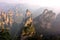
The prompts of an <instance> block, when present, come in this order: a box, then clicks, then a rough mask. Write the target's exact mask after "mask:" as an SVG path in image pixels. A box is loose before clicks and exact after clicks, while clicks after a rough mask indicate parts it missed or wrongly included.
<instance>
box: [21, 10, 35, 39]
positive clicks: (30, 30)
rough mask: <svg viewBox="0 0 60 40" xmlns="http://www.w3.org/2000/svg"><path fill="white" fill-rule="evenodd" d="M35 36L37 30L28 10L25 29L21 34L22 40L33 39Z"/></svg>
mask: <svg viewBox="0 0 60 40" xmlns="http://www.w3.org/2000/svg"><path fill="white" fill-rule="evenodd" d="M34 34H35V28H34V26H33V20H32V15H31V12H30V11H29V10H28V9H27V10H26V15H25V19H24V28H23V30H22V34H21V40H26V39H28V38H29V37H33V36H34Z"/></svg>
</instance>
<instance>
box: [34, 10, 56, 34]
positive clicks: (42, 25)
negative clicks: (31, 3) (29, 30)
mask: <svg viewBox="0 0 60 40" xmlns="http://www.w3.org/2000/svg"><path fill="white" fill-rule="evenodd" d="M54 20H55V13H54V12H53V11H51V10H47V9H45V10H44V11H43V13H42V14H41V15H39V16H38V17H36V18H35V19H34V25H35V27H36V30H37V32H38V33H45V32H46V31H48V32H50V31H51V28H52V22H53V21H54ZM39 30H40V31H39Z"/></svg>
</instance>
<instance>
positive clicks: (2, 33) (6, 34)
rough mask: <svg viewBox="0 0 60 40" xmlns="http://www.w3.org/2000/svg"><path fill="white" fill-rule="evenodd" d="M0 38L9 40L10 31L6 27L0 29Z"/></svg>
mask: <svg viewBox="0 0 60 40" xmlns="http://www.w3.org/2000/svg"><path fill="white" fill-rule="evenodd" d="M0 40H11V36H10V33H9V31H8V30H7V29H4V31H0Z"/></svg>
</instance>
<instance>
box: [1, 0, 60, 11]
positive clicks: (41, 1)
mask: <svg viewBox="0 0 60 40" xmlns="http://www.w3.org/2000/svg"><path fill="white" fill-rule="evenodd" d="M0 2H4V3H9V4H10V3H11V4H28V5H31V6H33V7H34V6H37V7H50V8H53V9H54V10H55V11H57V12H59V10H60V0H0Z"/></svg>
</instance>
